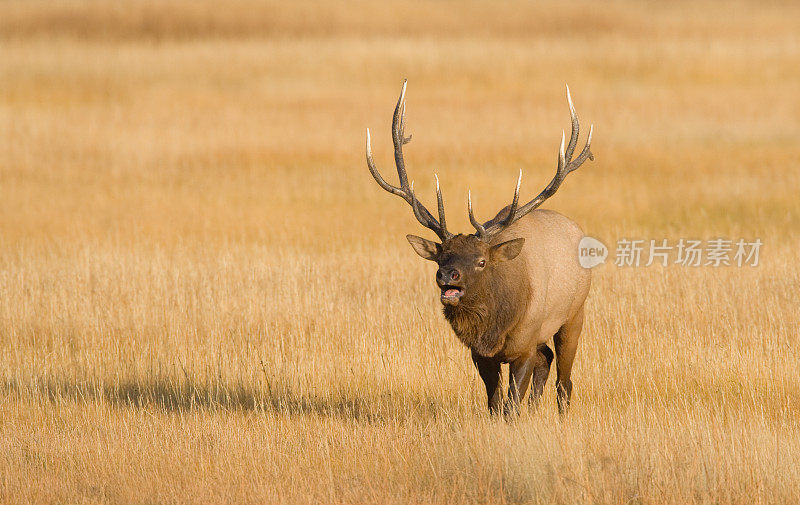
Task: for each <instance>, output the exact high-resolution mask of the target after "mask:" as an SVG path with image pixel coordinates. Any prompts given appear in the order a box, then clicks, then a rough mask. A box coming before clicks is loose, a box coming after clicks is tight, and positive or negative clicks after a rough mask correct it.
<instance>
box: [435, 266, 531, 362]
mask: <svg viewBox="0 0 800 505" xmlns="http://www.w3.org/2000/svg"><path fill="white" fill-rule="evenodd" d="M511 277H512V276H510V275H509V274H508V273H507V269H505V268H498V269H497V270H496V271H495V272H493V275H492V276H491V277H490V279H491V282H487V283H486V284H485V285H484V286H480V287H473V288H472V289H471V291H468V292H467V294H466V295H465V296H464V298H462V299H461V301H460V302H459V304H458V305H456V306H451V305H446V306H445V307H444V317H445V319H447V321H448V322H449V323H450V326H451V327H452V328H453V331H454V332H455V334H456V336H457V337H458V338H459V340H461V341H462V342H463V343H464V344H465V345H466V346H467V347H469V348H470V349H472V350H473V351H475V352H477V353H478V354H480V355H481V356H494V355H495V354H497V353H498V352H500V350H502V349H503V346H504V345H505V341H506V338H507V336H508V332H509V330H511V329H512V328H513V327H514V325H515V324H516V323H517V321H518V320H519V318H520V317H521V315H522V313H523V312H524V310H525V308H526V307H523V305H524V303H523V302H522V301H523V300H526V299H527V292H524V293H523V292H522V291H523V288H522V286H515V285H513V284H511V281H512V278H511Z"/></svg>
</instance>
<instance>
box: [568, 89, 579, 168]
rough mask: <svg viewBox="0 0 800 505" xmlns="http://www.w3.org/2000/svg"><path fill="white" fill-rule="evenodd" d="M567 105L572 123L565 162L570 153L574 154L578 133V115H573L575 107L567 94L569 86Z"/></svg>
mask: <svg viewBox="0 0 800 505" xmlns="http://www.w3.org/2000/svg"><path fill="white" fill-rule="evenodd" d="M567 103H568V104H569V116H570V120H571V121H572V132H571V133H570V136H569V144H568V145H567V151H566V153H565V155H564V157H565V158H566V159H567V160H571V159H572V153H574V152H575V146H576V145H577V144H578V132H579V131H580V124H578V115H577V114H576V113H575V106H574V105H572V95H570V93H569V85H567Z"/></svg>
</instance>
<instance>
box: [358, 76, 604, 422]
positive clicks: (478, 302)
mask: <svg viewBox="0 0 800 505" xmlns="http://www.w3.org/2000/svg"><path fill="white" fill-rule="evenodd" d="M405 94H406V82H403V89H402V91H401V92H400V98H399V99H398V100H397V106H396V107H395V109H394V118H393V120H392V139H393V141H394V160H395V164H396V165H397V175H398V177H399V180H400V186H394V185H392V184H389V183H388V182H386V180H385V179H384V178H383V177H382V176H381V174H380V173H379V172H378V169H377V168H376V167H375V161H374V160H373V159H372V148H371V145H370V135H369V129H367V165H368V167H369V171H370V173H371V174H372V176H373V177H374V178H375V181H376V182H377V183H378V185H380V187H382V188H383V189H384V190H386V191H388V192H389V193H392V194H394V195H397V196H399V197H400V198H402V199H403V200H405V201H406V202H407V203H408V204H409V205H410V206H411V209H412V210H413V212H414V216H415V217H416V219H417V221H419V222H420V224H422V226H425V227H426V228H429V229H430V230H432V231H433V232H434V233H435V234H436V235H437V236H438V237H439V239H440V240H441V243H439V242H433V241H431V240H427V239H424V238H422V237H417V236H414V235H408V236H406V238H407V239H408V241H409V242H410V243H411V246H412V247H413V248H414V251H416V253H417V254H419V255H420V256H422V257H423V258H424V259H426V260H430V261H434V262H436V263H437V265H438V266H439V268H438V270H437V271H436V284H437V285H438V287H439V289H440V290H441V297H440V300H441V303H442V305H443V306H444V316H445V318H446V319H447V321H448V322H449V323H450V326H451V327H452V328H453V331H454V332H455V334H456V336H457V337H458V338H459V339H460V340H461V342H463V343H464V344H465V345H466V346H467V347H469V349H470V350H471V351H472V360H473V362H474V363H475V366H476V367H477V369H478V373H479V374H480V376H481V379H483V382H484V384H485V386H486V394H487V396H488V406H489V410H490V412H499V411H501V409H502V410H504V411H505V412H506V413H509V412H517V411H518V409H519V406H520V401H521V399H522V398H524V396H525V393H526V392H527V390H528V387H529V386H530V384H531V381H532V382H533V389H532V392H531V395H530V401H531V403H534V404H535V403H538V400H539V398H540V397H541V395H542V391H543V388H544V385H545V382H546V381H547V377H548V375H549V373H550V364H551V362H552V361H553V357H554V354H553V350H552V349H550V347H549V346H548V343H549V341H550V339H551V338H552V339H553V344H554V347H555V359H556V370H557V378H556V391H557V401H558V409H559V412H560V413H562V414H563V413H565V412H566V410H567V408H568V407H569V402H570V396H571V394H572V380H571V379H570V374H571V371H572V364H573V361H574V360H575V352H576V350H577V346H578V339H579V337H580V334H581V328H582V326H583V315H584V308H583V306H584V302H585V300H586V296H587V294H588V293H589V285H590V283H591V273H590V271H589V270H588V269H585V268H583V267H581V266H580V264H579V263H578V243H579V241H580V240H581V238H582V237H583V232H582V231H581V229H580V228H579V227H578V225H576V224H575V223H574V222H573V221H571V220H570V219H568V218H566V217H564V216H563V215H561V214H559V213H557V212H554V211H551V210H543V209H538V207H539V206H540V205H541V204H542V203H544V201H545V200H547V199H548V198H550V197H551V196H553V195H554V194H555V192H556V191H557V190H558V188H559V187H560V186H561V183H562V182H564V179H565V178H566V176H567V175H568V174H569V173H570V172H573V171H575V170H577V169H578V168H579V167H580V166H581V164H583V162H584V161H586V160H587V159H591V160H593V159H594V156H593V155H592V152H591V151H590V150H589V147H590V145H591V141H592V128H590V129H589V137H588V140H587V142H586V146H585V147H584V148H583V150H582V151H581V152H580V154H579V155H578V156H577V158H575V159H574V160H573V159H572V156H573V153H574V152H575V147H576V145H577V143H578V130H579V125H578V117H577V115H576V114H575V108H574V106H573V105H572V98H571V97H570V94H569V88H567V102H568V103H569V110H570V115H571V118H572V134H571V135H570V139H569V142H568V143H567V145H566V148H565V146H564V133H563V132H562V134H561V148H560V149H559V154H558V168H557V169H556V175H555V177H553V180H551V181H550V183H549V184H548V185H547V187H546V188H545V189H544V190H543V191H542V192H541V193H539V195H537V196H536V197H535V198H534V199H533V200H531V201H530V202H528V203H526V204H524V205H519V190H520V184H521V182H522V171H521V170H520V173H519V178H518V179H517V187H516V189H515V190H514V198H513V199H512V201H511V204H510V205H508V206H506V207H504V208H503V209H501V210H500V212H498V213H497V215H496V216H495V217H494V218H493V219H491V220H490V221H487V222H485V223H481V222H480V221H478V220H477V219H476V218H475V215H474V213H473V211H472V195H471V193H469V197H468V200H467V201H468V209H469V220H470V222H471V223H472V226H474V227H475V230H476V232H475V233H474V234H469V235H464V234H458V235H453V234H452V233H450V232H449V231H447V225H446V223H445V215H444V201H443V199H442V192H441V189H440V188H439V178H438V176H436V199H437V203H438V214H439V219H438V220H437V219H436V218H434V217H433V215H432V214H431V213H430V212H429V211H428V209H426V208H425V207H424V206H423V205H422V204H421V203H420V202H419V200H418V199H417V197H416V195H415V194H414V183H413V182H411V183H410V184H409V181H408V175H407V174H406V168H405V163H404V161H403V145H404V144H407V143H408V142H410V141H411V137H410V136H409V137H406V136H405V132H404V126H405ZM503 363H508V364H509V371H510V380H509V385H510V387H509V390H508V401H504V400H503V396H505V395H504V394H503V393H502V392H501V391H500V388H499V383H500V379H501V365H502V364H503Z"/></svg>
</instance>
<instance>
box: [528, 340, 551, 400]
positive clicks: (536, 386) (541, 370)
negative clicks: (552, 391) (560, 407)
mask: <svg viewBox="0 0 800 505" xmlns="http://www.w3.org/2000/svg"><path fill="white" fill-rule="evenodd" d="M552 362H553V351H552V349H550V348H549V347H548V346H547V344H540V345H539V347H537V348H536V364H535V365H534V368H533V380H532V381H531V382H532V383H531V395H530V397H529V398H528V401H529V402H530V404H531V405H533V406H534V407H536V406H538V405H539V399H540V398H541V397H542V392H544V385H545V383H546V382H547V377H548V376H549V375H550V364H551V363H552Z"/></svg>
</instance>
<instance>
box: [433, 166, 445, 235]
mask: <svg viewBox="0 0 800 505" xmlns="http://www.w3.org/2000/svg"><path fill="white" fill-rule="evenodd" d="M433 176H434V177H435V178H436V203H437V206H438V207H439V225H440V226H441V227H442V229H443V230H446V229H447V224H446V223H445V219H444V199H443V198H442V189H441V188H440V187H439V176H438V175H437V174H433Z"/></svg>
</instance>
